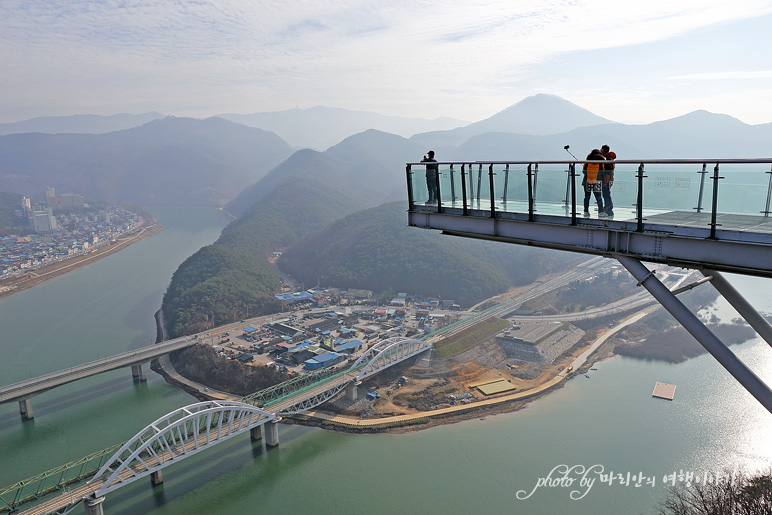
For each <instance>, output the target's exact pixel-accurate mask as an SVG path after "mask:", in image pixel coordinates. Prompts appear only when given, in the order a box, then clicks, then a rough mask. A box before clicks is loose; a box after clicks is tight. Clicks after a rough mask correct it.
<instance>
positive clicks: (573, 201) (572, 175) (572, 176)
mask: <svg viewBox="0 0 772 515" xmlns="http://www.w3.org/2000/svg"><path fill="white" fill-rule="evenodd" d="M568 171H569V177H570V180H571V225H576V164H575V163H571V164H569V165H568Z"/></svg>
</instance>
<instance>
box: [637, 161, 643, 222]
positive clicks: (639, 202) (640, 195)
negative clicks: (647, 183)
mask: <svg viewBox="0 0 772 515" xmlns="http://www.w3.org/2000/svg"><path fill="white" fill-rule="evenodd" d="M644 177H645V175H643V163H641V164H640V165H639V166H638V197H637V200H636V204H635V211H636V213H635V217H636V219H637V220H638V228H637V229H636V230H637V231H638V232H643V179H644Z"/></svg>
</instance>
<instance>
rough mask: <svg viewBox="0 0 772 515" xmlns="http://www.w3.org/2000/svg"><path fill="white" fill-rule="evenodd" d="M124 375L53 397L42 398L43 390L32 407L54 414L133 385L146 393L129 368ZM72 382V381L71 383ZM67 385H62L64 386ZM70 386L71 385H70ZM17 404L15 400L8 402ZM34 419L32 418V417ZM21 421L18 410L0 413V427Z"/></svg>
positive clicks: (143, 384) (44, 413) (13, 424)
mask: <svg viewBox="0 0 772 515" xmlns="http://www.w3.org/2000/svg"><path fill="white" fill-rule="evenodd" d="M120 370H122V371H123V370H125V374H126V377H118V378H115V379H108V380H105V381H102V382H101V383H98V384H94V385H90V386H84V387H82V388H81V389H79V390H76V391H73V392H70V393H67V394H64V395H61V394H60V395H57V396H54V398H50V399H47V400H42V399H41V397H42V396H44V395H46V393H48V392H44V393H42V394H40V395H38V396H36V397H33V398H32V408H33V411H34V413H35V415H36V416H40V415H56V414H57V413H61V412H63V411H67V410H70V409H73V408H74V407H76V406H79V405H81V404H84V403H87V402H89V401H95V400H98V399H101V398H104V397H107V396H109V395H112V394H115V393H116V392H121V391H124V390H127V389H128V388H129V387H133V389H134V390H135V392H137V394H139V395H142V394H145V393H147V391H148V388H149V387H148V384H147V382H140V381H136V380H134V379H133V378H132V377H131V369H130V368H128V367H127V368H125V369H120ZM71 384H72V383H71ZM66 386H67V385H65V386H64V388H66ZM70 387H72V386H70ZM55 391H56V389H53V390H49V392H55ZM8 404H15V405H18V403H17V402H13V403H8ZM33 420H34V419H33ZM26 422H29V421H25V423H26ZM20 423H22V419H21V415H20V414H19V413H18V410H14V411H12V412H10V413H6V414H4V415H0V429H7V428H9V427H12V426H15V425H18V424H20Z"/></svg>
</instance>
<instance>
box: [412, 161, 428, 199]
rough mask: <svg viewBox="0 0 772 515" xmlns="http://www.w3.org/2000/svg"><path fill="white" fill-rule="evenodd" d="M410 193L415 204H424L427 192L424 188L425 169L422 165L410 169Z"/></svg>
mask: <svg viewBox="0 0 772 515" xmlns="http://www.w3.org/2000/svg"><path fill="white" fill-rule="evenodd" d="M409 174H410V193H411V196H412V199H413V202H414V203H415V204H420V205H423V204H426V201H427V200H428V199H429V190H428V189H427V187H426V168H425V167H424V166H423V165H412V166H411V167H410V172H409Z"/></svg>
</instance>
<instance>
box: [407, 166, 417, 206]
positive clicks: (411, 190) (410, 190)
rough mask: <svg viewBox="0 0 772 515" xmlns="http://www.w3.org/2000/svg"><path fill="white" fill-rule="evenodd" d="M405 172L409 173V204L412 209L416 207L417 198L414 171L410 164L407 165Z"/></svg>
mask: <svg viewBox="0 0 772 515" xmlns="http://www.w3.org/2000/svg"><path fill="white" fill-rule="evenodd" d="M405 174H406V175H407V206H408V209H409V210H411V211H412V210H413V208H414V207H415V199H414V198H413V172H412V170H411V168H410V165H407V166H406V167H405Z"/></svg>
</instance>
